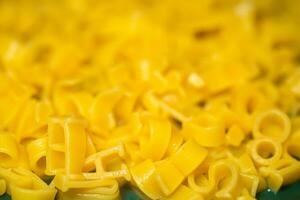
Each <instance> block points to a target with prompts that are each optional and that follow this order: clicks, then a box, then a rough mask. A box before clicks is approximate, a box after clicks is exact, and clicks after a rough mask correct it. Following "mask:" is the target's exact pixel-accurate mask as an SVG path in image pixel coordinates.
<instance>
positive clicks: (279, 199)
mask: <svg viewBox="0 0 300 200" xmlns="http://www.w3.org/2000/svg"><path fill="white" fill-rule="evenodd" d="M49 180H50V179H46V180H45V182H49ZM121 197H122V200H145V198H143V197H142V195H141V194H139V193H138V192H137V191H136V190H135V189H133V188H132V187H130V186H129V185H125V186H123V187H122V188H121ZM256 198H257V199H258V200H300V181H298V182H296V183H293V184H291V185H288V186H285V187H283V188H282V189H281V190H280V191H279V192H277V193H275V192H273V191H272V190H271V189H266V190H264V191H262V192H260V193H258V194H257V196H256ZM0 200H11V198H10V196H9V195H8V194H4V195H3V196H1V197H0Z"/></svg>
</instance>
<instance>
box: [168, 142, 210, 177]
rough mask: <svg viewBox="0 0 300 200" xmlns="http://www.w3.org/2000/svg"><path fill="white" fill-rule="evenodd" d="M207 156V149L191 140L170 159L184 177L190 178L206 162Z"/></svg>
mask: <svg viewBox="0 0 300 200" xmlns="http://www.w3.org/2000/svg"><path fill="white" fill-rule="evenodd" d="M206 156H207V150H206V149H204V148H203V147H201V146H200V145H198V144H197V143H196V142H194V141H193V140H189V141H187V142H185V143H184V144H183V145H182V146H181V147H180V148H179V149H178V150H177V152H176V153H174V154H173V155H172V156H171V158H170V159H171V162H172V163H173V164H174V165H175V166H176V167H177V168H178V169H179V170H180V172H181V173H182V174H183V175H184V176H188V175H189V174H190V173H192V171H193V170H195V169H196V168H197V167H198V166H199V165H200V164H201V163H202V162H203V161H204V159H205V158H206Z"/></svg>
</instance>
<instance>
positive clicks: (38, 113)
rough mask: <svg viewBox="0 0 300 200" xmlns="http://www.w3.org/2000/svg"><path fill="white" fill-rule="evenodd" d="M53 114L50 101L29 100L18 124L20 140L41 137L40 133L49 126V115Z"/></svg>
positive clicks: (18, 137) (17, 129) (17, 131)
mask: <svg viewBox="0 0 300 200" xmlns="http://www.w3.org/2000/svg"><path fill="white" fill-rule="evenodd" d="M52 114H53V110H52V107H51V105H50V102H46V101H45V102H38V101H36V100H29V101H28V102H26V104H25V108H24V109H23V110H22V112H21V114H20V115H21V116H19V120H18V123H17V124H16V130H15V131H16V133H17V139H18V141H20V142H22V141H23V140H26V139H29V138H38V137H41V135H39V134H40V133H41V134H43V133H44V132H43V131H41V130H43V129H44V130H45V129H46V128H47V122H48V117H49V116H50V115H52Z"/></svg>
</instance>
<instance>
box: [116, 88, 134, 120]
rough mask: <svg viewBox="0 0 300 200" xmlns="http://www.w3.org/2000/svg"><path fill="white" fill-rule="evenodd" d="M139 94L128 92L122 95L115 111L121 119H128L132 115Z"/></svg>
mask: <svg viewBox="0 0 300 200" xmlns="http://www.w3.org/2000/svg"><path fill="white" fill-rule="evenodd" d="M137 97H138V96H137V94H134V93H130V92H126V93H125V94H123V95H122V97H121V98H120V100H119V101H118V102H117V103H116V105H115V109H114V113H115V116H116V117H117V118H118V119H119V120H123V121H126V120H128V119H130V116H131V114H132V112H133V110H134V107H135V104H136V103H137Z"/></svg>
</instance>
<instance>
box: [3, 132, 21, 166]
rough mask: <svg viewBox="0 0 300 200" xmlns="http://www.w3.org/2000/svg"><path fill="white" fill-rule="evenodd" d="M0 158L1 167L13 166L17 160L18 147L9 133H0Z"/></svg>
mask: <svg viewBox="0 0 300 200" xmlns="http://www.w3.org/2000/svg"><path fill="white" fill-rule="evenodd" d="M0 159H1V162H0V165H1V166H2V167H13V166H16V164H17V162H18V159H19V149H18V146H17V142H16V139H15V138H14V136H13V135H12V134H11V133H1V134H0Z"/></svg>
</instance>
